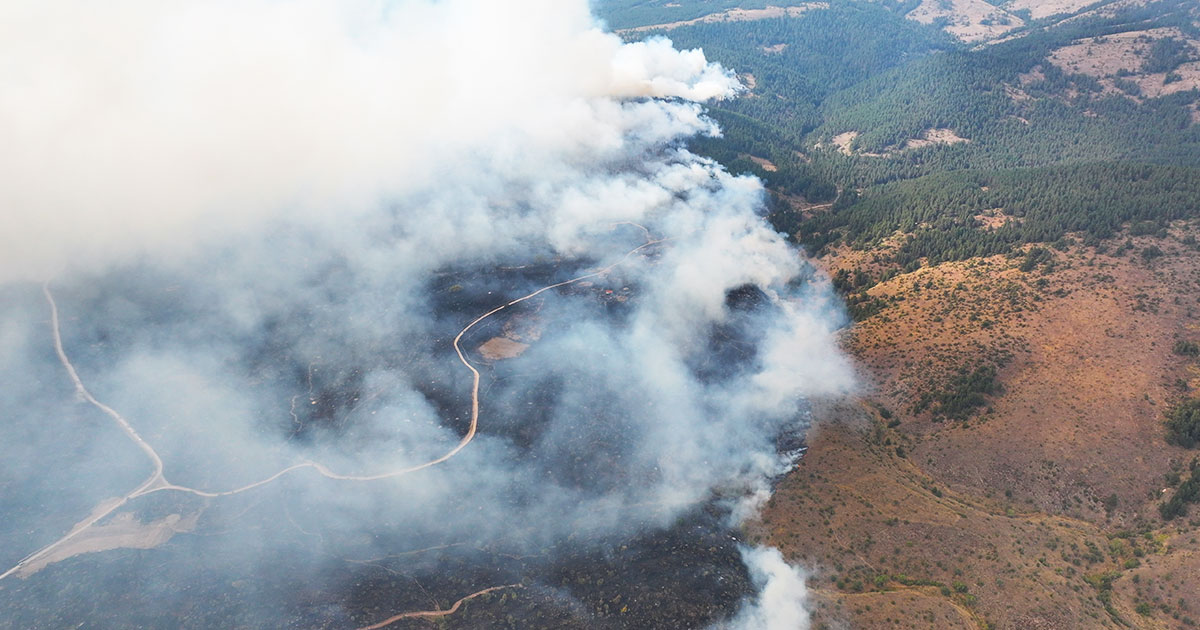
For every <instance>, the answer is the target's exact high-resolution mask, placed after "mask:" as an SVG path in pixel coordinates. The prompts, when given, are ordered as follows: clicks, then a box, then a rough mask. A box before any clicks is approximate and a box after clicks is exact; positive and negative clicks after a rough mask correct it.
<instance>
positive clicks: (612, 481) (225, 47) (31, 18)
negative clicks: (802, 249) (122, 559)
mask: <svg viewBox="0 0 1200 630" xmlns="http://www.w3.org/2000/svg"><path fill="white" fill-rule="evenodd" d="M0 57H2V58H3V59H5V60H7V62H6V63H5V64H3V65H0V138H3V139H4V142H3V146H2V148H0V167H2V168H4V170H5V172H6V173H7V174H8V176H6V178H5V181H4V183H3V184H0V208H2V210H0V281H3V282H5V283H6V284H5V285H4V289H3V293H0V297H2V298H3V301H2V302H0V305H2V307H3V308H4V310H5V317H4V324H3V327H2V328H0V372H2V375H3V376H4V378H5V379H6V383H9V384H11V387H10V388H8V389H9V391H10V392H12V394H10V395H8V396H6V397H5V398H3V399H0V412H2V414H3V417H5V418H8V419H9V420H8V422H9V423H10V426H9V430H10V431H11V432H12V434H14V435H20V436H22V437H21V438H20V439H18V440H12V441H11V442H10V443H9V444H8V445H6V446H5V447H4V448H5V449H6V450H5V451H4V452H2V453H0V455H3V462H4V463H3V464H2V465H0V471H2V473H3V478H2V481H3V482H4V484H3V486H2V487H4V488H5V489H6V490H5V493H6V496H5V497H4V500H5V502H6V507H12V508H13V509H12V510H7V511H6V513H12V514H18V515H19V516H18V517H14V519H13V520H12V521H11V522H10V524H9V527H8V528H7V529H5V530H4V531H3V532H2V536H3V539H4V540H5V542H6V547H7V548H8V553H10V554H11V555H12V556H13V557H12V562H15V561H16V560H17V559H19V558H20V557H21V556H22V555H23V554H24V553H28V552H30V551H33V550H34V549H33V548H31V547H36V546H37V545H38V544H44V543H46V542H49V540H52V539H53V537H52V536H50V534H49V533H46V534H44V535H43V536H41V538H48V539H47V540H41V538H39V539H38V540H37V541H33V540H30V539H29V537H28V536H27V535H24V534H22V532H27V531H30V530H32V529H37V530H39V531H45V532H52V531H54V530H55V529H56V528H57V531H59V532H65V531H66V530H67V529H69V528H70V526H71V525H72V524H73V523H75V522H77V521H78V520H79V519H80V518H82V517H83V515H84V514H86V513H87V511H88V510H90V509H91V506H92V505H95V503H97V502H99V501H100V500H101V499H103V498H105V497H110V496H120V494H121V493H123V492H125V491H127V490H128V489H129V488H131V487H133V486H134V485H136V483H137V482H138V480H139V479H140V478H142V477H143V476H144V475H145V468H146V465H147V463H146V461H145V459H144V457H143V456H142V454H141V453H139V452H138V451H137V449H135V448H132V447H131V446H130V445H129V444H127V443H126V441H125V440H124V437H123V436H122V435H120V434H119V433H115V432H114V431H113V429H112V426H111V423H110V422H109V420H108V419H107V418H104V417H103V416H98V415H96V414H95V413H94V410H89V409H88V408H87V406H86V405H83V404H82V403H80V402H79V401H77V400H76V399H75V398H74V397H73V392H72V391H71V388H70V384H69V383H66V382H65V379H64V377H63V373H62V367H61V366H60V365H58V362H57V360H56V357H55V356H54V354H53V352H52V351H51V350H50V347H51V344H50V342H49V340H48V338H47V332H46V321H45V320H46V319H47V316H46V311H45V309H46V305H45V303H44V301H42V300H41V299H40V297H41V296H40V293H39V292H38V290H37V289H36V285H34V284H31V283H33V282H40V281H43V280H51V287H52V288H53V289H54V291H55V292H56V294H57V295H58V296H59V302H60V306H61V308H62V310H63V315H64V325H63V327H62V328H63V330H62V334H63V343H64V347H65V349H66V351H67V352H68V354H70V355H71V356H72V359H73V361H74V362H75V364H76V367H77V369H78V371H79V373H80V376H81V378H82V379H83V380H84V381H85V382H86V384H87V387H88V388H89V390H90V391H92V392H93V393H94V395H95V396H96V398H98V399H99V400H102V401H104V403H105V404H107V405H110V406H111V407H112V408H114V409H118V410H120V412H121V414H122V415H123V416H124V417H126V418H128V419H129V421H130V422H131V423H132V424H134V425H136V426H137V427H138V428H139V431H140V432H142V433H143V434H145V435H146V436H148V439H149V441H151V442H152V443H153V444H154V446H155V448H156V449H157V450H158V451H159V453H161V455H162V458H163V460H164V461H165V462H166V474H167V475H168V477H169V478H170V479H171V480H172V481H174V482H176V483H180V484H186V485H189V486H192V487H198V488H204V489H211V490H220V489H228V488H236V487H239V486H242V485H245V484H247V483H251V482H253V481H255V480H258V479H263V478H265V477H267V476H269V475H271V474H273V473H274V472H276V471H279V470H282V469H284V468H286V467H288V466H291V465H295V464H296V463H297V462H320V463H321V464H322V465H323V466H326V467H327V468H328V469H330V470H334V471H337V472H339V473H343V474H348V475H366V476H369V475H373V474H378V473H381V472H387V471H389V470H395V469H399V468H403V467H407V466H414V465H419V464H420V463H421V462H426V461H429V460H431V459H433V458H436V457H439V456H440V455H442V454H444V453H446V452H447V451H448V450H450V449H451V448H452V447H453V446H454V445H455V444H456V443H457V442H458V441H459V439H460V437H461V435H462V434H463V431H464V429H465V424H464V407H465V406H466V402H465V401H467V400H468V399H469V397H470V396H469V395H470V390H469V387H468V386H467V385H468V384H469V380H470V375H469V374H467V373H466V372H465V370H464V368H463V366H462V365H461V364H459V363H458V362H457V359H456V358H455V357H454V355H453V353H452V351H451V350H450V345H449V342H450V340H451V338H452V337H453V336H454V334H455V333H456V332H458V331H459V330H460V329H461V328H462V327H463V326H465V325H466V323H468V322H469V321H471V319H473V318H474V317H476V316H478V315H480V314H482V313H483V312H486V311H487V310H489V309H491V308H493V307H495V306H496V305H498V304H502V303H504V302H505V301H507V300H510V299H513V298H515V297H518V296H520V295H524V294H527V293H529V292H531V291H534V290H536V289H538V288H540V287H543V286H546V285H549V284H551V283H554V282H561V281H564V280H567V279H569V278H571V277H575V276H579V275H584V274H588V273H591V272H593V271H594V270H596V269H600V268H606V267H611V271H610V272H608V273H607V274H604V275H603V276H602V277H598V278H595V279H593V284H594V285H595V286H594V287H593V288H590V289H585V288H582V287H581V286H576V285H572V289H571V290H562V291H552V292H548V293H545V294H543V295H542V296H540V297H539V298H538V300H536V301H534V302H531V303H530V304H528V305H527V308H526V310H524V311H519V312H518V313H517V314H518V315H521V316H523V317H525V318H526V321H528V322H531V323H530V324H529V325H530V326H532V327H533V328H535V329H537V332H538V334H537V336H538V339H537V340H536V341H535V342H533V343H531V344H530V346H529V348H528V350H527V351H526V352H525V353H524V354H522V355H521V356H519V357H516V358H513V359H510V360H508V361H506V362H502V363H501V364H498V365H495V366H492V367H491V371H490V372H489V374H490V375H491V376H489V378H490V380H489V381H488V382H487V387H486V391H485V392H484V394H483V396H482V397H481V398H482V399H481V405H482V409H483V411H482V412H481V416H480V425H481V427H480V435H479V436H478V437H477V438H476V439H475V440H474V441H473V442H472V443H471V444H470V445H469V446H468V447H467V448H465V449H463V451H462V452H461V453H460V454H458V455H456V456H455V458H454V459H453V460H451V461H447V462H445V463H444V464H442V465H439V466H438V467H436V468H432V469H429V470H426V471H422V472H421V473H420V474H419V475H412V476H405V477H400V478H396V479H391V480H388V481H383V482H377V483H376V482H372V483H363V484H347V483H343V482H337V481H333V480H330V479H326V478H322V477H321V476H320V475H315V474H312V471H311V470H308V471H307V472H300V473H295V474H292V475H290V476H288V477H286V478H284V479H283V480H282V481H281V482H280V484H279V485H278V486H267V487H264V489H263V492H264V494H265V496H270V497H276V500H277V501H278V502H279V503H280V504H287V505H297V506H303V509H302V510H301V511H300V513H299V514H294V513H292V512H288V513H287V514H286V516H287V518H288V519H289V520H291V521H293V523H295V524H296V527H297V529H299V530H300V531H302V532H308V531H318V532H320V533H321V535H320V536H318V538H319V543H315V544H314V546H315V550H314V551H317V552H320V553H322V554H326V555H330V556H337V557H340V556H344V555H346V554H347V553H349V551H355V552H359V551H363V549H362V548H363V547H370V546H371V543H363V542H362V540H363V539H364V534H365V533H372V532H375V531H376V530H377V529H378V528H379V527H380V525H378V524H379V523H386V524H387V525H386V527H385V529H387V530H388V531H389V532H391V533H392V535H393V537H392V538H391V539H389V540H392V539H394V538H395V537H396V536H402V537H403V538H404V540H405V542H406V544H408V545H409V546H411V547H419V546H422V545H424V544H427V543H431V542H445V541H446V540H456V541H457V540H473V541H480V542H481V543H486V544H487V545H491V546H499V547H513V548H518V549H533V548H540V547H541V546H544V545H547V544H552V543H554V542H555V541H561V540H563V539H564V538H565V537H568V536H573V535H574V536H582V537H583V538H584V539H587V538H588V537H592V536H596V537H601V536H607V535H628V534H629V533H631V531H636V530H638V529H641V528H646V527H650V528H652V527H656V526H662V525H666V524H668V523H670V522H671V521H672V519H674V518H675V517H677V516H678V515H679V514H682V513H684V512H686V511H687V510H689V509H692V508H693V507H694V506H695V505H697V504H698V503H700V502H703V501H706V500H707V499H708V498H710V497H711V493H712V490H713V488H716V487H728V486H739V487H741V486H745V485H747V484H748V483H750V482H752V481H753V480H755V479H759V478H761V476H762V475H763V474H765V473H768V472H771V471H772V470H773V467H774V463H773V455H774V451H773V443H772V438H773V437H774V435H775V433H776V432H777V431H778V429H779V427H781V426H784V425H785V424H786V423H788V422H791V421H792V420H793V419H794V417H795V416H796V414H797V412H798V410H799V404H800V401H801V400H802V399H803V398H805V397H817V396H825V395H834V394H837V393H839V392H841V391H844V390H845V388H846V387H847V386H848V385H849V383H850V376H849V374H850V370H849V369H848V366H847V364H846V362H845V360H844V359H843V358H842V357H841V356H840V355H839V354H838V352H837V350H836V345H835V343H834V339H833V331H834V329H835V328H836V327H837V325H838V324H839V320H838V319H837V316H836V308H835V307H834V306H833V305H832V303H831V300H830V296H829V295H828V293H827V292H825V291H823V290H822V289H820V288H819V287H817V286H814V285H813V283H811V282H808V281H807V280H808V278H809V275H810V274H811V271H810V270H808V269H807V267H806V265H805V264H804V263H803V261H802V260H801V259H800V258H799V256H798V254H797V252H795V251H794V250H793V249H792V248H791V247H790V246H788V244H787V243H786V242H785V241H784V239H783V238H782V237H781V236H780V235H778V234H776V233H774V232H773V231H772V230H771V229H770V228H769V227H768V226H767V225H766V224H765V222H764V221H763V220H762V218H761V212H762V208H763V190H762V186H761V183H759V182H758V181H756V180H753V179H750V178H744V177H734V176H732V175H730V174H729V173H727V172H725V171H724V170H723V169H722V168H721V167H720V166H719V165H716V164H714V163H712V162H710V161H707V160H705V159H702V158H699V157H697V156H695V155H693V154H691V153H689V152H688V151H687V150H686V149H685V148H684V145H683V143H684V141H686V139H687V138H689V137H691V136H694V135H696V134H714V133H717V132H718V131H717V129H716V127H715V125H714V124H713V123H712V122H711V121H710V120H708V119H706V118H705V117H704V116H703V114H702V110H701V109H700V107H699V105H697V104H696V103H695V102H696V101H705V100H709V99H715V98H723V97H729V96H732V95H733V94H735V93H736V91H737V90H738V87H739V86H738V84H737V82H736V80H735V79H734V78H733V76H732V75H731V74H730V73H729V72H728V71H727V70H725V69H722V68H720V67H719V66H716V65H713V64H710V63H708V62H707V61H706V60H705V58H704V56H703V54H702V53H701V52H699V51H677V50H674V49H673V48H672V47H671V45H670V43H669V42H667V41H666V40H661V39H658V40H651V41H648V42H643V43H636V44H624V43H622V42H621V41H620V40H619V39H618V38H616V37H615V36H613V35H611V34H605V33H603V32H602V31H601V30H599V29H597V28H596V27H595V24H594V22H593V19H592V18H591V16H590V15H589V13H588V10H587V6H586V3H585V2H582V1H578V2H576V1H563V0H522V1H521V2H507V3H498V2H485V1H480V0H450V1H442V2H428V1H408V2H372V1H365V0H362V1H351V2H332V1H328V0H308V1H295V2H267V1H263V0H251V1H248V2H191V1H168V2H150V1H141V0H128V1H118V2H115V3H106V4H104V5H103V6H101V5H97V4H96V3H88V2H71V1H64V0H56V1H50V2H23V1H22V2H13V3H6V4H5V5H4V6H2V7H0ZM635 224H636V225H635ZM648 239H649V240H654V241H658V240H661V241H662V242H661V243H658V244H656V245H653V246H651V247H647V248H646V249H644V250H642V251H638V252H636V253H631V252H633V250H635V248H638V247H639V246H642V245H645V244H646V243H647V240H648ZM746 287H753V288H754V295H756V296H757V297H756V298H755V300H757V303H761V305H762V306H757V307H754V308H746V309H743V310H742V311H739V310H738V309H737V308H733V307H732V306H731V304H732V302H731V299H730V296H731V294H733V293H736V292H738V291H742V290H744V289H745V288H746ZM626 288H628V289H630V291H629V294H630V295H631V296H632V299H630V300H629V301H628V302H625V303H621V304H618V305H614V304H612V303H607V302H606V303H601V301H600V299H599V298H598V297H597V296H598V295H601V296H602V295H604V294H603V291H605V290H609V291H616V292H617V293H620V292H621V291H622V290H624V289H626ZM514 310H515V309H514ZM502 324H503V320H500V321H497V322H496V323H495V324H494V325H493V327H492V328H487V327H486V326H484V327H481V330H480V332H479V333H478V334H479V335H480V336H479V337H473V338H469V339H468V344H469V345H468V346H467V347H466V350H467V351H468V353H473V352H474V350H475V348H476V347H477V346H478V345H479V344H480V343H481V342H483V341H484V340H486V338H487V335H498V334H500V333H502V332H503V331H502V330H500V326H501V325H502ZM733 333H736V336H737V337H738V339H742V340H744V342H745V343H743V344H742V345H743V346H746V347H748V348H749V350H746V349H743V350H741V351H739V353H738V356H739V357H740V358H739V359H738V361H737V362H736V364H733V363H729V364H727V363H725V362H721V361H717V362H714V361H713V360H712V354H711V350H712V344H711V343H710V340H712V339H714V338H718V337H721V336H722V335H727V334H733ZM472 356H476V355H474V354H472ZM89 414H90V415H89ZM93 416H95V417H93ZM60 423H65V424H66V425H67V426H68V427H72V428H73V429H74V430H76V431H77V432H78V433H79V435H78V436H77V439H78V443H74V442H72V444H71V452H72V453H73V454H74V457H73V458H72V459H71V460H70V461H67V462H59V461H57V460H53V461H52V460H51V459H47V458H46V456H45V453H47V452H52V451H56V450H60V449H62V448H63V437H62V433H63V427H62V424H60ZM85 438H86V439H85ZM47 470H58V471H59V472H58V473H55V474H61V475H63V476H64V477H65V478H66V479H67V480H65V481H61V482H55V483H57V485H55V483H49V482H47V481H46V475H47ZM71 472H75V473H78V474H75V475H70V474H67V473H71ZM64 487H65V488H69V491H64V490H61V488H64ZM56 488H58V489H56ZM12 489H16V490H12ZM285 491H286V492H285ZM272 492H276V493H278V494H277V495H276V494H271V493H272ZM170 496H171V495H170V494H169V493H162V494H161V495H159V496H158V497H156V500H161V501H168V499H169V498H170ZM48 497H49V498H50V499H52V500H51V502H50V503H51V507H50V509H46V510H40V509H34V508H32V507H31V506H35V505H42V504H44V502H45V501H47V498H48ZM56 497H57V499H58V500H57V502H56V501H55V500H53V499H55V498H56ZM238 500H241V499H238ZM89 501H90V503H89ZM231 503H232V504H233V505H235V506H237V507H238V508H239V509H240V507H241V506H242V504H240V503H236V501H231ZM156 505H157V504H156ZM222 505H223V504H221V503H220V502H219V500H218V501H217V502H214V503H212V504H205V505H204V506H203V507H202V508H195V509H196V510H199V511H196V512H194V513H193V512H189V511H188V510H189V509H193V508H187V509H185V508H184V507H178V508H172V509H177V510H178V511H179V512H180V513H181V514H182V515H183V516H187V517H190V516H195V517H196V518H198V519H200V520H199V523H200V525H199V526H200V527H205V526H208V527H210V528H212V529H219V530H230V529H236V527H237V521H236V519H235V518H234V517H235V516H236V515H237V514H238V513H239V512H238V511H237V510H235V509H233V508H229V509H228V511H224V508H222ZM265 505H267V506H268V507H270V508H271V509H274V505H275V504H274V503H271V502H270V501H267V502H265ZM168 507H171V506H168ZM136 508H137V506H136V505H131V506H130V510H132V511H135V510H136ZM163 509H165V508H163ZM168 511H169V510H168ZM268 511H269V510H268ZM118 516H119V515H118ZM130 518H138V519H142V518H146V519H148V518H150V517H149V516H145V515H143V514H141V513H138V515H136V516H131V517H130ZM275 520H276V521H279V520H281V519H278V518H276V519H275ZM297 521H298V522H297ZM514 532H519V535H518V534H514ZM273 536H274V535H273V534H272V535H266V534H263V533H253V532H250V533H246V534H245V535H243V536H241V537H239V538H238V539H236V540H235V541H233V542H230V543H229V544H228V545H227V546H226V547H223V548H221V549H216V548H214V549H213V550H212V551H213V552H214V554H217V553H220V552H226V553H228V552H229V551H230V550H231V549H232V550H234V551H236V553H242V554H263V555H264V557H266V556H268V555H269V552H270V549H271V546H272V544H274V543H273ZM347 541H349V542H347ZM264 548H265V549H266V551H264ZM376 551H383V552H388V551H394V549H380V550H376ZM757 557H758V556H751V557H748V560H753V558H757ZM752 566H754V565H753V563H752ZM772 575H784V573H782V572H780V571H775V572H774V573H772ZM784 577H786V575H784ZM772 583H775V582H771V581H768V582H766V584H768V590H770V586H769V585H770V584H772ZM765 597H766V595H764V598H765ZM763 601H764V602H766V601H767V600H766V599H764V600H763Z"/></svg>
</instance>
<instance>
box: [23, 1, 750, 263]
mask: <svg viewBox="0 0 1200 630" xmlns="http://www.w3.org/2000/svg"><path fill="white" fill-rule="evenodd" d="M0 58H2V59H4V60H5V62H4V63H3V64H0V169H3V171H4V173H5V176H4V178H3V183H0V208H3V211H2V213H0V252H2V253H0V280H12V279H44V278H46V277H48V276H49V275H52V274H54V273H56V272H59V271H61V270H63V269H66V268H70V267H74V268H93V267H94V266H95V265H97V264H101V265H102V264H107V263H110V262H113V261H125V260H129V259H130V258H132V257H133V256H135V255H138V254H140V253H143V252H150V253H153V254H156V255H161V254H163V253H164V252H170V251H173V250H177V249H178V248H179V247H181V246H190V245H193V244H195V242H196V239H197V238H198V237H200V236H209V235H220V233H223V232H225V231H227V230H230V229H246V228H253V227H256V226H259V225H261V223H262V222H263V221H264V220H267V219H271V218H276V217H279V216H280V215H282V214H284V213H286V214H290V215H293V216H303V215H309V214H318V215H323V216H325V217H327V218H328V217H329V215H330V214H333V217H334V218H337V219H340V220H351V219H353V218H354V217H355V216H356V215H357V214H359V213H361V212H363V211H364V210H367V209H370V208H373V207H375V206H376V205H377V204H378V203H379V202H380V201H382V200H387V199H389V198H393V197H395V196H397V195H401V194H404V193H407V192H410V191H413V190H417V189H420V188H421V187H424V186H430V185H433V184H434V183H435V182H438V181H439V180H443V179H444V178H446V177H447V175H451V176H453V175H454V174H455V173H454V171H455V170H456V169H458V168H463V167H465V168H478V166H479V165H477V164H466V165H464V164H461V161H462V159H463V157H464V156H468V155H478V154H479V152H480V151H483V152H485V153H486V154H487V155H488V157H489V158H490V160H491V162H492V164H491V165H492V166H493V167H499V169H500V170H501V171H502V172H506V173H508V174H514V175H518V174H522V172H523V171H524V173H523V174H536V170H533V169H541V168H544V167H545V166H546V165H547V163H548V162H550V163H553V162H558V161H560V160H562V159H582V158H586V157H587V156H588V155H590V154H592V153H593V152H606V151H613V150H619V149H620V148H621V147H623V146H625V145H626V144H627V143H628V138H627V135H628V133H629V132H630V131H631V128H632V127H635V126H636V127H637V128H638V132H639V134H642V135H643V136H644V137H643V138H641V139H642V140H645V141H660V140H666V139H669V138H672V137H675V136H677V135H678V134H681V133H692V132H694V131H696V130H697V129H700V128H704V127H706V126H707V123H704V122H702V121H701V120H699V118H698V116H697V114H696V112H695V110H691V109H688V108H686V107H673V108H670V109H671V111H669V112H667V111H663V110H662V109H661V108H658V107H646V108H642V109H640V110H631V111H623V110H621V109H620V108H616V107H614V105H613V101H612V100H610V99H612V98H633V97H681V98H686V99H691V100H705V99H710V98H719V97H722V96H726V95H729V94H730V93H732V92H733V91H734V90H735V89H737V83H736V80H735V79H734V78H733V77H732V76H731V75H730V74H729V73H728V72H725V71H724V70H722V69H720V68H719V67H717V66H714V65H711V64H709V63H707V62H706V61H705V59H704V55H703V53H701V52H699V51H691V52H680V51H677V50H674V49H673V48H672V47H671V46H670V43H669V42H666V41H664V40H657V41H651V42H646V43H639V44H631V45H624V44H622V43H621V42H620V40H619V39H618V38H617V37H615V36H613V35H611V34H605V33H602V32H601V31H599V30H598V29H596V28H595V27H594V25H593V21H592V18H591V16H590V15H589V12H588V8H587V4H586V2H583V1H567V2H564V1H562V0H522V1H520V2H480V1H478V0H445V1H441V2H430V1H428V0H407V1H400V2H394V1H382V0H344V1H338V2H334V1H330V0H294V1H289V2H272V1H267V0H224V1H222V0H218V1H215V2H197V1H192V0H165V1H161V0H117V1H116V2H106V3H95V2H87V1H86V0H52V1H40V0H38V1H32V0H16V1H14V2H5V3H2V4H0ZM513 162H517V163H516V164H514V163H513ZM531 171H532V173H531ZM457 174H458V175H466V173H457ZM609 211H610V212H611V208H610V209H609ZM589 218H593V219H600V220H604V219H607V218H608V217H589Z"/></svg>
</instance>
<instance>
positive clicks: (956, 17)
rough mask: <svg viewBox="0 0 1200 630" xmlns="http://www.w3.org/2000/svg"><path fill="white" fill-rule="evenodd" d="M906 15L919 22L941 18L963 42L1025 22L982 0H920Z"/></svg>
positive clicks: (1008, 29)
mask: <svg viewBox="0 0 1200 630" xmlns="http://www.w3.org/2000/svg"><path fill="white" fill-rule="evenodd" d="M907 17H908V18H909V19H910V20H915V21H917V22H920V23H922V24H932V23H933V22H934V21H937V20H945V21H946V22H947V24H946V26H945V27H944V28H943V30H945V31H946V32H947V33H950V34H951V35H954V36H955V37H957V38H959V39H961V40H962V41H964V42H979V41H984V40H988V39H995V38H997V37H1000V36H1001V35H1003V34H1005V33H1007V32H1008V31H1011V30H1012V29H1014V28H1017V27H1020V26H1023V25H1024V24H1025V22H1024V20H1022V19H1021V18H1019V17H1017V16H1015V15H1013V14H1011V13H1009V12H1008V11H1005V10H1004V9H1000V8H997V7H995V6H992V5H990V4H988V3H987V2H984V0H924V1H923V2H921V4H920V6H918V7H917V8H915V9H913V10H912V11H910V12H909V13H908V16H907Z"/></svg>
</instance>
